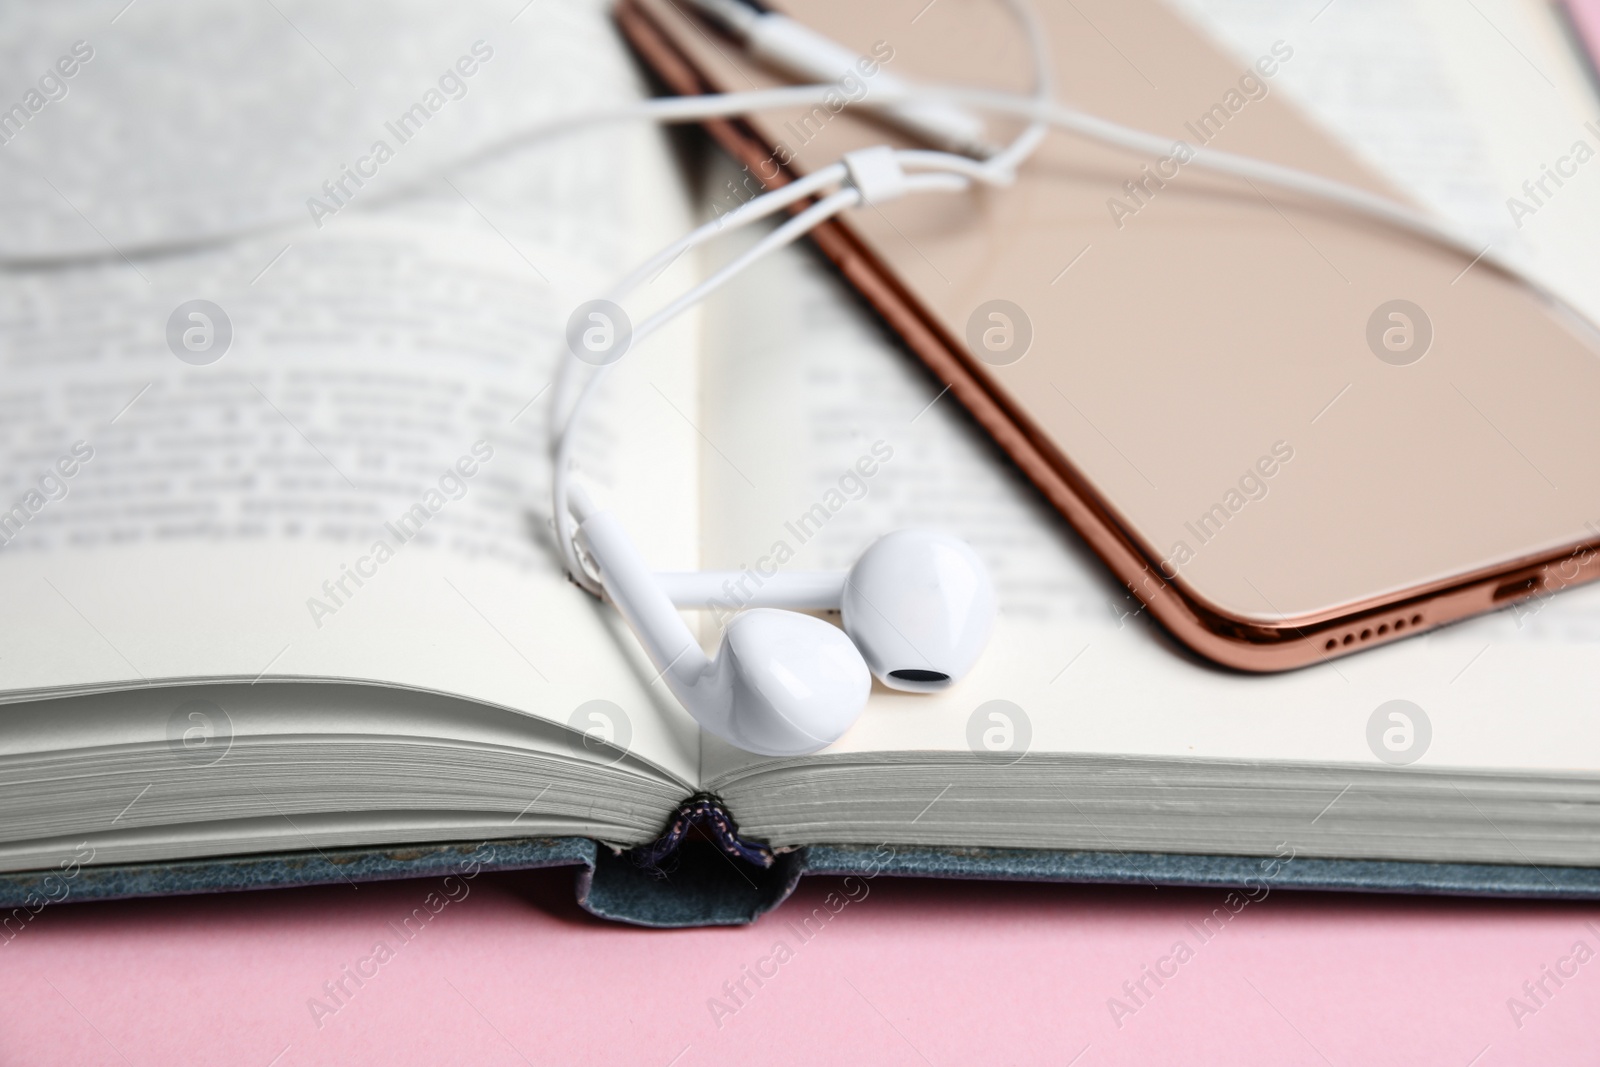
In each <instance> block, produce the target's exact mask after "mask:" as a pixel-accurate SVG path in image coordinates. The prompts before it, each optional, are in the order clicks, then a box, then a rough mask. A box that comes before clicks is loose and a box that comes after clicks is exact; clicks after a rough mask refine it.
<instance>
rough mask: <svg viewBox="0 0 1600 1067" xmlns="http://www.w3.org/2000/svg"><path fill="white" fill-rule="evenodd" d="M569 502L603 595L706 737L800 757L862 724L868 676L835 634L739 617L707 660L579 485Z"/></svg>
mask: <svg viewBox="0 0 1600 1067" xmlns="http://www.w3.org/2000/svg"><path fill="white" fill-rule="evenodd" d="M569 500H570V502H571V505H572V510H573V513H574V515H575V516H576V518H577V519H578V521H579V524H580V525H579V527H578V532H579V534H580V536H581V537H582V538H583V540H584V542H585V544H586V545H587V548H588V551H589V554H590V556H591V557H592V558H593V560H594V562H595V564H596V566H597V567H598V568H599V571H600V582H601V584H602V585H603V586H604V587H605V591H606V594H607V595H608V596H609V597H610V598H611V601H612V603H614V604H615V605H616V606H617V610H618V611H619V612H620V613H621V614H622V617H623V619H624V621H626V622H627V624H628V627H629V628H630V629H631V630H632V631H633V633H634V636H635V637H637V638H638V639H639V643H640V644H641V645H643V646H644V649H645V652H646V653H647V654H648V655H649V657H650V661H651V662H652V663H654V664H655V666H656V669H657V670H659V671H661V676H662V678H663V680H664V681H665V682H666V684H667V688H668V689H670V690H671V691H672V695H673V696H675V697H677V699H678V701H679V703H681V704H682V705H683V706H684V708H685V709H686V710H687V711H688V712H689V714H690V715H692V716H694V718H695V721H696V722H698V723H699V724H700V725H701V726H702V727H703V728H704V729H705V730H707V731H708V732H710V733H713V734H715V735H717V736H718V737H720V738H722V739H723V740H725V741H729V742H731V743H732V744H735V745H738V746H739V747H740V748H742V749H745V750H747V751H750V752H757V753H760V754H761V755H764V756H803V755H806V754H808V753H811V752H815V751H817V750H818V749H820V748H823V747H825V746H827V745H830V744H832V743H833V742H834V741H837V740H838V739H839V738H840V737H842V736H843V735H844V732H845V731H846V730H848V729H849V728H850V727H851V726H852V725H853V724H854V723H855V721H856V719H858V718H860V716H861V711H862V709H863V708H864V707H866V703H867V694H868V693H869V692H871V689H872V676H871V674H870V673H869V672H868V670H867V665H866V663H864V662H863V661H862V658H861V653H860V652H858V651H857V650H856V646H855V645H854V644H852V643H851V641H850V638H849V637H847V636H845V634H844V633H843V632H841V631H840V630H839V629H838V628H837V627H834V626H830V625H828V624H827V623H826V622H823V621H822V620H821V619H816V618H812V617H811V616H809V615H801V614H798V613H796V612H793V611H776V610H773V609H759V610H755V611H747V612H744V613H742V614H740V615H739V616H737V617H736V618H735V619H734V620H733V621H732V622H731V623H730V624H729V625H728V627H727V629H726V630H724V631H723V635H722V645H721V647H720V648H718V650H717V654H716V656H715V657H707V656H706V654H705V652H704V651H703V650H702V649H701V648H700V645H699V643H698V642H697V641H695V639H694V635H693V634H691V633H690V632H689V627H688V626H686V625H685V624H684V621H683V619H682V618H681V617H680V616H679V615H678V611H677V608H675V607H674V606H673V604H672V601H671V599H670V598H669V597H668V596H667V594H666V592H665V590H663V589H662V587H661V585H660V584H659V583H658V582H657V581H656V577H655V575H654V574H652V573H651V571H650V569H649V567H647V566H646V565H645V562H644V560H643V558H642V557H641V556H640V555H639V552H638V550H637V549H636V548H635V547H634V546H633V542H632V541H630V540H629V538H628V535H627V532H626V531H625V530H624V529H623V528H622V524H621V523H620V522H618V521H617V519H616V518H615V517H614V516H612V515H611V514H609V513H608V512H603V511H597V510H595V509H594V507H593V505H592V504H591V503H590V501H589V500H588V498H587V496H586V494H584V493H583V491H582V490H581V489H579V488H577V487H573V489H572V490H571V495H570V497H569Z"/></svg>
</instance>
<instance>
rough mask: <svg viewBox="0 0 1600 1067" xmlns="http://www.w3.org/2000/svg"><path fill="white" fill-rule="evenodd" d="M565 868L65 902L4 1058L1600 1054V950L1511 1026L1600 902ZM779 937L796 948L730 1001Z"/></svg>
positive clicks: (21, 977)
mask: <svg viewBox="0 0 1600 1067" xmlns="http://www.w3.org/2000/svg"><path fill="white" fill-rule="evenodd" d="M571 883H572V874H571V872H570V871H542V872H527V873H522V874H510V875H488V874H485V875H481V876H479V877H478V878H477V879H476V881H474V882H472V883H470V892H469V894H468V895H467V896H465V897H464V898H462V899H461V900H460V901H459V902H456V903H450V904H447V905H445V906H444V907H443V908H442V910H440V911H439V913H438V914H437V915H436V916H435V917H434V918H432V919H431V920H430V921H429V922H428V923H427V924H426V926H425V927H423V928H422V929H421V931H420V933H418V934H416V935H415V937H414V939H413V940H411V941H410V942H407V943H404V944H400V941H399V938H398V937H397V936H396V935H395V934H394V931H393V929H392V928H391V927H390V925H389V924H390V923H398V922H399V921H400V920H401V919H403V918H404V917H405V916H407V915H409V914H410V913H411V912H412V910H413V909H415V908H418V907H422V906H423V901H424V898H425V897H426V896H427V894H428V893H430V892H434V891H437V890H439V889H440V880H439V879H429V880H421V881H410V882H391V883H383V884H369V885H363V886H361V887H360V888H359V889H352V888H351V887H350V886H347V885H341V886H334V887H328V888H320V889H303V890H289V891H277V892H269V893H245V894H234V895H227V896H211V897H191V898H172V899H166V900H151V901H127V902H119V903H85V904H71V903H66V904H59V905H53V906H50V907H47V908H45V909H44V910H43V911H42V912H40V914H39V915H38V917H37V918H36V919H35V920H34V921H33V922H32V923H30V924H29V925H28V927H27V928H25V929H24V930H23V931H22V932H21V933H20V934H19V935H17V936H16V937H15V938H14V939H13V940H11V941H10V942H9V943H7V944H4V945H0V1063H3V1064H80V1065H91V1064H124V1063H126V1064H134V1065H137V1067H144V1065H147V1064H148V1065H157V1064H175V1063H200V1062H204V1063H221V1064H247V1065H254V1067H268V1065H269V1064H274V1063H275V1064H276V1065H277V1067H296V1065H304V1064H349V1063H386V1064H396V1065H400V1064H412V1063H419V1064H420V1063H427V1064H445V1063H462V1064H481V1065H494V1064H521V1063H533V1064H545V1063H573V1062H616V1063H630V1064H643V1065H646V1067H667V1065H668V1064H672V1065H673V1067H694V1065H700V1064H740V1065H746V1067H748V1065H755V1064H765V1063H836V1062H869V1063H872V1064H874V1065H876V1067H892V1065H897V1064H908V1065H924V1064H938V1065H944V1064H967V1063H985V1064H991V1063H992V1064H1012V1063H1015V1064H1031V1063H1051V1064H1057V1065H1065V1064H1069V1063H1073V1062H1076V1063H1077V1064H1078V1065H1080V1067H1090V1065H1094V1064H1113V1063H1129V1064H1131V1063H1169V1062H1170V1063H1178V1062H1181V1063H1186V1064H1212V1063H1215V1064H1230V1065H1231V1064H1241V1063H1272V1064H1326V1063H1333V1064H1340V1065H1343V1064H1352V1065H1354V1064H1362V1065H1376V1064H1406V1065H1412V1064H1422V1063H1436V1064H1449V1065H1455V1067H1466V1065H1467V1064H1469V1063H1473V1064H1476V1065H1483V1067H1488V1065H1493V1064H1518V1063H1529V1064H1532V1063H1539V1064H1573V1063H1595V1062H1600V1044H1597V1042H1596V1032H1597V1029H1600V1025H1597V1024H1600V957H1596V958H1593V959H1589V960H1588V961H1587V962H1586V963H1584V964H1582V965H1581V966H1578V967H1577V974H1576V976H1574V977H1570V978H1567V979H1565V980H1564V983H1565V984H1564V985H1562V986H1560V987H1557V986H1556V985H1555V984H1554V983H1552V982H1550V981H1549V980H1548V979H1546V985H1547V988H1548V989H1550V990H1551V991H1552V993H1553V995H1552V996H1550V997H1549V998H1542V999H1545V1002H1544V1004H1543V1005H1542V1006H1539V1007H1538V1010H1537V1011H1536V1012H1534V1013H1532V1014H1528V1015H1525V1016H1524V1017H1523V1018H1522V1019H1521V1020H1520V1022H1521V1026H1520V1027H1519V1026H1518V1025H1517V1021H1516V1020H1514V1019H1513V1017H1512V1014H1511V1012H1510V1011H1509V1009H1508V1007H1507V999H1508V998H1510V997H1513V996H1522V997H1523V998H1524V1000H1525V1001H1526V997H1525V994H1523V992H1522V984H1523V982H1525V981H1535V982H1536V981H1538V979H1539V978H1540V975H1541V968H1543V967H1545V966H1554V965H1555V964H1556V963H1557V961H1558V960H1559V959H1560V958H1562V957H1564V956H1567V955H1568V954H1569V953H1570V952H1571V951H1572V947H1573V945H1574V943H1575V942H1578V941H1583V942H1584V943H1586V944H1587V946H1588V947H1589V948H1590V949H1591V950H1600V905H1594V904H1560V903H1551V904H1528V903H1508V902H1481V901H1462V900H1447V899H1437V898H1392V897H1391V898H1382V897H1372V896H1355V895H1351V896H1339V895H1332V894H1304V893H1293V892H1289V891H1286V890H1281V889H1280V890H1274V891H1272V892H1271V893H1270V894H1269V895H1268V896H1266V897H1265V898H1264V899H1262V900H1261V901H1260V902H1259V903H1255V904H1251V905H1249V906H1248V907H1246V908H1244V909H1243V910H1242V911H1240V912H1239V913H1238V915H1237V916H1235V917H1234V918H1233V919H1232V920H1231V921H1230V922H1229V923H1228V924H1227V926H1226V927H1225V928H1223V929H1222V930H1221V931H1220V932H1219V933H1216V934H1215V935H1214V936H1213V937H1212V938H1211V940H1209V941H1206V942H1204V943H1202V942H1201V941H1200V939H1199V938H1198V937H1196V936H1195V933H1194V931H1193V929H1191V925H1190V924H1193V925H1196V926H1197V925H1198V924H1199V923H1200V922H1201V920H1203V919H1204V918H1205V917H1206V916H1207V915H1210V914H1211V913H1212V911H1213V909H1215V908H1217V907H1219V906H1220V905H1221V903H1222V899H1223V893H1222V892H1220V891H1214V890H1180V889H1155V888H1152V887H1149V886H1137V887H1126V888H1114V887H1112V888H1098V887H1089V888H1085V887H1063V886H1046V885H991V884H982V883H960V882H943V883H941V882H933V881H917V880H901V879H893V878H887V877H884V878H878V879H875V880H872V881H870V882H866V883H859V882H852V883H851V888H852V892H853V895H854V896H857V897H860V898H861V899H859V900H858V901H857V902H855V903H850V904H848V905H846V906H845V907H843V909H842V910H840V911H839V912H838V913H837V915H835V916H833V917H832V918H831V919H829V920H828V921H827V922H826V923H825V924H821V923H817V922H814V924H813V925H814V927H815V928H817V930H818V932H816V933H814V934H812V935H811V936H810V938H809V940H803V939H802V937H801V936H799V935H798V934H797V933H796V930H795V927H794V925H793V924H796V923H798V921H799V920H800V919H801V918H802V917H803V916H805V915H806V914H808V913H810V912H811V911H812V910H813V909H815V908H818V907H822V906H823V904H824V897H825V894H827V893H829V892H836V891H839V890H840V889H841V881H840V880H838V879H810V880H807V881H806V882H805V883H803V884H802V887H801V890H800V892H799V893H798V894H797V896H796V897H795V898H794V899H793V900H791V901H790V902H789V903H788V904H786V905H785V906H784V907H783V908H781V909H779V911H777V912H776V913H774V914H773V915H770V916H768V917H767V918H765V919H763V920H762V921H761V922H759V923H757V924H756V925H755V926H753V927H749V928H744V929H711V930H687V931H649V930H640V929H636V928H630V927H624V926H616V925H611V924H606V923H602V922H600V921H598V920H594V919H591V918H589V917H588V916H586V915H585V914H584V913H583V912H581V911H580V910H578V908H577V907H576V906H575V905H574V904H573V898H572V884H571ZM863 890H864V891H865V895H864V896H863ZM456 895H458V896H459V895H460V891H459V889H457V890H456ZM1591 923H1592V924H1594V925H1593V926H1591V925H1589V924H1591ZM378 940H385V941H387V942H389V943H390V944H391V945H394V944H399V948H398V949H397V950H396V951H395V954H394V957H393V958H392V959H390V960H388V961H387V962H386V963H383V964H382V965H381V966H377V967H376V970H377V973H376V974H375V975H374V976H373V977H371V978H369V979H367V980H366V981H365V984H364V985H362V986H361V987H360V988H356V987H355V986H354V983H353V982H350V981H349V980H347V981H346V985H347V987H348V988H350V989H352V990H353V994H352V995H351V996H350V997H349V998H348V999H347V1001H346V1002H345V1003H343V1004H342V1005H341V1006H339V1007H338V1010H337V1011H336V1012H333V1013H331V1014H324V1015H323V1017H322V1018H321V1019H320V1022H321V1025H320V1026H319V1025H318V1020H317V1018H316V1017H315V1016H314V1014H313V1012H312V1010H311V1008H310V1006H309V1002H310V1001H311V999H312V998H313V997H316V996H318V995H319V994H320V995H322V996H323V1000H324V1003H332V1002H331V1001H329V1000H328V999H327V997H326V994H324V993H323V988H322V987H323V983H324V982H327V981H330V980H334V979H338V978H339V977H340V975H341V970H342V968H343V967H345V966H346V965H354V964H355V963H356V961H358V960H360V959H361V958H363V957H365V956H367V955H368V954H369V953H371V951H372V948H373V945H374V943H375V942H377V941H378ZM1179 940H1183V941H1185V942H1186V943H1187V944H1188V946H1189V948H1190V949H1191V950H1192V951H1193V956H1192V958H1190V959H1188V960H1186V961H1185V962H1183V963H1182V964H1181V965H1178V964H1168V965H1165V967H1166V969H1167V970H1169V971H1170V970H1172V968H1173V967H1174V966H1176V970H1177V973H1176V975H1175V976H1173V977H1171V978H1167V979H1164V985H1163V986H1161V987H1160V988H1156V987H1155V986H1154V984H1153V983H1151V982H1150V981H1149V980H1148V979H1147V980H1146V987H1147V988H1148V989H1150V990H1152V995H1151V996H1149V997H1148V998H1146V999H1145V1001H1144V1003H1143V1005H1142V1006H1138V1007H1137V1009H1136V1010H1135V1011H1134V1012H1133V1014H1131V1015H1128V1016H1125V1017H1124V1018H1122V1019H1121V1020H1120V1021H1121V1024H1122V1025H1121V1026H1120V1027H1119V1026H1118V1025H1117V1024H1116V1022H1115V1021H1114V1020H1113V1018H1112V1013H1111V1011H1110V1010H1109V1008H1108V1005H1107V1001H1108V999H1109V998H1111V997H1119V998H1121V999H1123V1000H1124V1002H1125V1003H1128V1004H1129V1005H1130V1006H1133V1002H1132V1001H1131V1000H1129V999H1128V998H1127V997H1126V995H1125V994H1124V993H1123V992H1122V983H1123V982H1125V981H1132V980H1137V979H1138V978H1139V977H1140V974H1141V969H1142V968H1143V967H1144V966H1145V965H1151V966H1154V965H1155V964H1156V963H1157V961H1158V960H1159V959H1160V958H1161V957H1163V956H1165V955H1167V954H1168V953H1169V952H1170V951H1171V948H1172V946H1173V944H1174V943H1175V942H1176V941H1179ZM780 941H781V942H783V943H785V945H786V946H787V948H788V949H789V950H790V952H792V958H789V959H787V960H786V961H785V962H783V963H781V964H778V963H776V962H771V963H768V964H765V965H764V966H765V969H766V970H767V971H769V972H770V971H772V970H773V969H774V968H775V969H776V974H775V975H774V976H773V977H771V978H768V979H766V980H765V981H764V984H763V985H762V986H761V987H760V988H757V987H755V986H754V984H753V983H751V982H749V980H746V988H748V989H750V990H752V991H753V992H752V995H751V996H749V997H748V998H747V999H746V1001H745V1003H744V1004H743V1005H742V1006H738V1009H737V1010H736V1011H733V1012H732V1013H731V1014H725V1015H724V1016H723V1017H722V1018H721V1019H720V1020H718V1019H717V1018H716V1017H715V1016H714V1014H713V1012H712V1010H711V1008H710V1007H709V1005H708V1002H709V1001H710V1000H711V998H713V997H719V998H722V999H723V1002H724V1003H725V1004H727V1005H728V1006H729V1007H733V1006H735V1005H734V1002H733V1001H731V1000H729V999H728V998H727V997H726V995H725V994H724V992H723V988H722V987H723V983H724V982H731V981H735V980H737V979H739V978H740V977H741V972H742V971H743V969H744V968H747V967H748V968H752V969H754V968H755V967H756V965H757V964H758V962H759V961H761V960H763V959H764V958H767V957H769V956H770V955H771V954H772V952H773V949H774V945H775V944H776V943H777V942H780ZM1567 966H1568V969H1571V968H1572V966H1574V964H1568V965H1567ZM366 969H367V970H369V971H370V970H371V969H372V967H367V968H366ZM1528 1003H1530V1004H1531V1003H1532V1002H1531V1001H1529V1002H1528ZM719 1021H720V1022H721V1026H720V1027H719V1026H718V1022H719ZM275 1057H276V1059H275ZM1074 1057H1078V1058H1077V1059H1076V1060H1074ZM1474 1057H1478V1058H1477V1059H1476V1060H1475V1059H1474Z"/></svg>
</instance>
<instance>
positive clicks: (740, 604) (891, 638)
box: [657, 530, 995, 693]
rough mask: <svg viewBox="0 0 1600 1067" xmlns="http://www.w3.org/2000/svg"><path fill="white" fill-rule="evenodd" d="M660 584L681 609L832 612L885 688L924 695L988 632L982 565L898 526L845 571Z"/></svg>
mask: <svg viewBox="0 0 1600 1067" xmlns="http://www.w3.org/2000/svg"><path fill="white" fill-rule="evenodd" d="M657 582H658V584H659V586H660V588H661V589H662V591H663V593H664V595H666V596H667V597H668V598H669V599H670V600H671V601H672V602H673V603H674V604H676V605H677V606H678V607H683V608H711V609H721V610H736V609H744V608H788V609H792V610H800V611H830V610H831V611H838V612H840V613H841V615H842V616H843V622H844V628H845V632H846V633H848V634H849V635H850V639H851V640H852V641H854V642H855V645H856V648H857V649H858V650H860V653H861V656H862V658H863V659H864V660H866V664H867V666H868V668H870V669H871V671H872V673H873V674H874V675H876V676H877V678H878V680H879V681H880V682H882V683H883V684H884V685H886V686H888V687H889V688H890V689H900V690H904V691H906V692H912V693H931V692H935V691H937V690H940V689H944V688H946V687H948V686H950V685H951V684H953V683H954V682H957V681H959V680H960V679H961V678H963V677H964V676H965V675H966V674H967V672H968V671H970V670H971V669H972V668H973V666H974V665H975V664H976V663H977V662H978V657H979V656H980V655H982V653H983V648H984V645H986V644H987V643H988V641H989V635H990V633H991V632H992V631H993V629H994V618H995V595H994V586H993V584H991V583H990V581H989V574H988V571H987V570H986V569H985V568H984V566H983V561H982V560H980V559H979V558H978V555H977V553H975V552H973V551H972V548H971V547H970V546H969V545H968V544H967V543H966V542H965V541H961V540H959V539H957V538H954V537H950V536H948V535H945V534H940V533H934V532H932V531H930V530H897V531H895V532H894V533H891V534H886V535H884V536H883V537H880V538H879V539H878V540H877V541H874V542H873V543H872V545H871V546H870V547H868V549H867V550H866V551H865V552H864V553H862V555H861V558H860V559H858V560H857V561H856V564H855V566H853V567H851V568H850V570H849V571H848V572H843V571H781V572H778V573H775V574H772V575H770V576H763V575H761V574H759V573H758V572H756V571H742V572H726V571H700V572H690V573H668V574H661V575H658V576H657Z"/></svg>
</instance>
